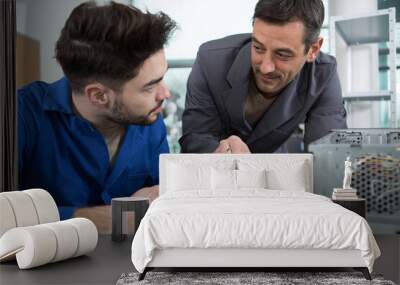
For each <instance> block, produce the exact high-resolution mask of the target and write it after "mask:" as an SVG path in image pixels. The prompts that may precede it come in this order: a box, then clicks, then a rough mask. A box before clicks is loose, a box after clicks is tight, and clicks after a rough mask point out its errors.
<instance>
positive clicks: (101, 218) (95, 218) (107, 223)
mask: <svg viewBox="0 0 400 285" xmlns="http://www.w3.org/2000/svg"><path fill="white" fill-rule="evenodd" d="M78 217H79V218H86V219H89V220H91V221H92V222H93V223H94V224H95V225H96V228H97V231H98V232H99V234H111V227H112V221H111V206H110V205H105V206H94V207H86V208H79V209H77V210H76V211H75V213H74V218H78Z"/></svg>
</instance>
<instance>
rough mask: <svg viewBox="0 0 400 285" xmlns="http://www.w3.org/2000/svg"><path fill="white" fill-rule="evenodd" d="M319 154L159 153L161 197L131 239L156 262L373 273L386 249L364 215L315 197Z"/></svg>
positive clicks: (149, 264)
mask: <svg viewBox="0 0 400 285" xmlns="http://www.w3.org/2000/svg"><path fill="white" fill-rule="evenodd" d="M312 181H313V179H312V155H310V154H290V155H288V154H251V155H213V154H201V155H199V154H179V155H173V154H168V155H162V156H161V158H160V197H159V198H158V199H156V200H155V201H154V202H153V203H152V205H151V206H150V208H149V210H148V211H147V213H146V215H145V217H144V218H143V220H142V222H141V224H140V226H139V228H138V231H137V232H136V235H135V237H134V240H133V243H132V262H133V264H134V266H135V267H136V269H137V270H138V271H139V272H141V273H142V275H141V277H140V278H144V275H145V273H146V271H148V270H149V269H151V268H154V267H168V268H170V267H238V268H243V267H252V268H253V267H354V268H358V269H361V270H362V271H363V273H364V275H365V276H366V278H370V275H369V272H371V271H372V267H373V263H374V260H375V259H376V258H377V257H378V256H379V255H380V251H379V248H378V246H377V244H376V242H375V239H374V237H373V235H372V233H371V230H370V228H369V226H368V223H367V222H366V221H365V219H363V218H362V217H360V216H358V215H357V214H355V213H353V212H351V211H349V210H347V209H344V208H342V207H341V206H339V205H337V204H335V203H333V202H332V201H330V199H328V198H326V197H323V196H319V195H315V194H312V189H313V188H312V187H313V183H312Z"/></svg>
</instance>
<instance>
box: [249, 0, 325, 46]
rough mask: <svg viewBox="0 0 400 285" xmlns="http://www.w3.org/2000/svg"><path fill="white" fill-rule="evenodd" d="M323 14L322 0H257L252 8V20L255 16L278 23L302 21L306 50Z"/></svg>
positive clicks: (321, 21) (311, 41)
mask: <svg viewBox="0 0 400 285" xmlns="http://www.w3.org/2000/svg"><path fill="white" fill-rule="evenodd" d="M324 15H325V11H324V4H323V3H322V0H259V1H258V3H257V5H256V8H255V10H254V16H253V21H254V20H255V19H256V18H257V19H260V20H262V21H264V22H267V23H272V24H278V25H283V24H286V23H289V22H292V21H296V20H300V21H302V22H303V24H304V27H305V34H304V44H305V46H306V52H307V51H308V50H309V48H310V46H311V44H312V43H313V42H315V41H316V40H317V39H318V36H319V34H320V31H321V27H322V24H323V22H324Z"/></svg>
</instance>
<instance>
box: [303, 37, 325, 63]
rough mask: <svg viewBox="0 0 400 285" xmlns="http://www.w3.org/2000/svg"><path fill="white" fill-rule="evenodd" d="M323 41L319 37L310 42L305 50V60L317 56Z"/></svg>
mask: <svg viewBox="0 0 400 285" xmlns="http://www.w3.org/2000/svg"><path fill="white" fill-rule="evenodd" d="M323 42H324V39H323V38H321V37H319V38H318V39H317V40H316V41H315V42H313V43H312V44H311V46H310V48H309V50H308V52H307V62H313V61H314V60H315V59H316V58H317V56H318V54H319V52H320V50H321V47H322V43H323Z"/></svg>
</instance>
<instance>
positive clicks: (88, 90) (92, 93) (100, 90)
mask: <svg viewBox="0 0 400 285" xmlns="http://www.w3.org/2000/svg"><path fill="white" fill-rule="evenodd" d="M84 91H85V96H86V97H87V98H88V99H89V102H90V103H92V104H93V105H96V106H98V107H100V106H106V105H107V104H108V102H109V98H108V88H107V87H106V86H104V85H103V84H101V83H98V82H95V83H90V84H88V85H86V86H85V89H84Z"/></svg>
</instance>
